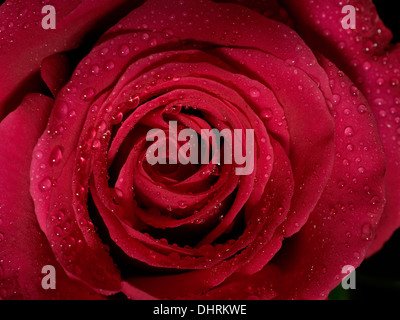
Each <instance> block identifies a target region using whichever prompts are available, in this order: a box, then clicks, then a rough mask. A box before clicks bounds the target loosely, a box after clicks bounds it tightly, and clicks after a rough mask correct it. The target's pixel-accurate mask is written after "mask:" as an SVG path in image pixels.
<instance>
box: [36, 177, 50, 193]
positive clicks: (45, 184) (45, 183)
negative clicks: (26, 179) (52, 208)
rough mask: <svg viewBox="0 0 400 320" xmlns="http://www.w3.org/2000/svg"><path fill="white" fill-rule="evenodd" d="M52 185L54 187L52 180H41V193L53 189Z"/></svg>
mask: <svg viewBox="0 0 400 320" xmlns="http://www.w3.org/2000/svg"><path fill="white" fill-rule="evenodd" d="M51 185H52V183H51V180H50V178H44V179H43V180H41V181H40V182H39V189H40V190H41V191H47V190H49V189H50V188H51Z"/></svg>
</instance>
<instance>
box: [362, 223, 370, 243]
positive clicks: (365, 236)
mask: <svg viewBox="0 0 400 320" xmlns="http://www.w3.org/2000/svg"><path fill="white" fill-rule="evenodd" d="M361 239H362V240H364V241H369V240H371V239H372V226H371V224H370V223H365V224H364V225H363V226H362V227H361Z"/></svg>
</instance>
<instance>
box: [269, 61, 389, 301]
mask: <svg viewBox="0 0 400 320" xmlns="http://www.w3.org/2000/svg"><path fill="white" fill-rule="evenodd" d="M321 65H322V66H324V68H326V70H327V73H328V75H329V77H330V79H331V85H332V91H333V94H334V96H336V100H335V101H336V102H335V103H334V110H335V115H336V116H335V125H336V131H335V145H336V158H335V165H334V169H333V172H332V176H331V178H330V181H329V183H328V185H327V187H326V189H325V190H324V193H323V195H322V196H321V199H320V200H319V202H318V204H317V206H316V208H315V210H314V211H313V212H312V213H311V215H310V217H309V219H308V221H307V223H306V224H305V225H304V227H303V228H302V229H301V230H300V232H299V233H298V234H296V235H295V236H294V237H293V238H291V239H289V241H287V242H286V243H285V242H284V244H283V248H282V249H281V251H280V253H279V255H278V257H277V258H276V259H275V260H273V261H272V262H271V264H269V265H267V267H266V268H267V269H268V268H274V267H278V268H279V269H280V271H281V276H280V277H277V278H276V282H275V285H274V289H275V290H276V291H277V292H279V294H278V298H280V299H326V298H327V295H328V294H329V292H330V291H331V290H332V289H333V288H335V286H337V285H338V284H339V282H340V281H341V280H342V278H344V277H345V276H346V275H347V273H342V268H343V267H344V266H346V265H351V266H353V267H354V268H356V267H358V266H359V265H360V263H361V261H362V260H363V258H364V257H365V255H366V253H367V250H368V248H369V247H370V246H371V244H372V240H373V238H374V237H375V234H376V231H377V229H378V227H379V225H378V223H379V219H380V217H381V214H382V212H383V208H384V181H383V177H384V172H385V157H384V152H383V148H382V145H381V141H380V138H379V134H378V132H377V127H376V122H375V119H374V116H373V115H372V112H371V111H370V109H369V107H367V102H366V99H365V98H364V97H363V96H362V95H361V94H360V95H358V96H352V95H350V94H349V92H350V89H351V87H352V85H353V84H352V82H351V81H350V80H349V79H348V78H347V77H346V76H344V74H343V72H341V71H339V70H338V69H337V67H335V66H334V65H333V64H332V63H330V62H328V61H327V60H326V59H325V58H321ZM339 97H340V99H339ZM361 104H362V105H365V106H366V109H365V110H364V109H363V112H362V113H360V111H359V109H358V107H359V105H361Z"/></svg>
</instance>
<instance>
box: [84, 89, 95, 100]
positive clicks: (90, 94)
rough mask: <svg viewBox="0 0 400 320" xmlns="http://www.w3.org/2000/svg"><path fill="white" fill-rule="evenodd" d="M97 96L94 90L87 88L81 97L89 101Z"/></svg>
mask: <svg viewBox="0 0 400 320" xmlns="http://www.w3.org/2000/svg"><path fill="white" fill-rule="evenodd" d="M94 94H95V91H94V89H93V88H86V89H85V90H83V92H82V95H81V99H82V100H89V99H90V98H92V97H93V96H94Z"/></svg>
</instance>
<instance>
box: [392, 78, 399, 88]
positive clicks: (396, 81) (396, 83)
mask: <svg viewBox="0 0 400 320" xmlns="http://www.w3.org/2000/svg"><path fill="white" fill-rule="evenodd" d="M399 83H400V80H399V79H398V78H391V79H390V85H391V86H393V87H395V86H398V85H399Z"/></svg>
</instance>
